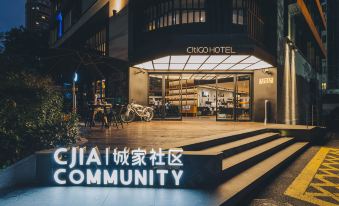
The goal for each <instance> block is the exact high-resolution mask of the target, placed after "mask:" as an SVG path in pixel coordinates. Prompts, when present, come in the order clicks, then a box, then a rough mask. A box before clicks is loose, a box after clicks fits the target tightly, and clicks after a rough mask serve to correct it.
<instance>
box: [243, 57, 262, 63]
mask: <svg viewBox="0 0 339 206" xmlns="http://www.w3.org/2000/svg"><path fill="white" fill-rule="evenodd" d="M258 61H260V59H258V58H257V57H255V56H250V57H248V58H247V59H244V60H243V61H242V62H241V64H254V63H257V62H258Z"/></svg>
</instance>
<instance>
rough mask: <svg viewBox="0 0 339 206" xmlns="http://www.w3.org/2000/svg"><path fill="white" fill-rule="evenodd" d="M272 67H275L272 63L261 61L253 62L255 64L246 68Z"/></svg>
mask: <svg viewBox="0 0 339 206" xmlns="http://www.w3.org/2000/svg"><path fill="white" fill-rule="evenodd" d="M271 67H273V66H272V65H271V64H269V63H267V62H265V61H260V62H258V63H256V64H253V65H251V66H249V67H247V68H246V70H254V69H264V68H271Z"/></svg>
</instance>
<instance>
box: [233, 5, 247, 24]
mask: <svg viewBox="0 0 339 206" xmlns="http://www.w3.org/2000/svg"><path fill="white" fill-rule="evenodd" d="M244 3H245V0H233V18H232V19H233V20H232V22H233V24H239V25H243V24H244Z"/></svg>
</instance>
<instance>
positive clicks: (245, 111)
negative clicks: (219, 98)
mask: <svg viewBox="0 0 339 206" xmlns="http://www.w3.org/2000/svg"><path fill="white" fill-rule="evenodd" d="M250 82H251V76H250V75H237V77H236V89H235V91H236V98H235V101H236V103H235V105H236V107H235V119H236V120H239V121H249V120H251V96H250V91H251V90H250Z"/></svg>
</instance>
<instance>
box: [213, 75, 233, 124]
mask: <svg viewBox="0 0 339 206" xmlns="http://www.w3.org/2000/svg"><path fill="white" fill-rule="evenodd" d="M217 118H218V119H219V120H234V76H233V75H224V76H221V77H219V78H218V114H217Z"/></svg>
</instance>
